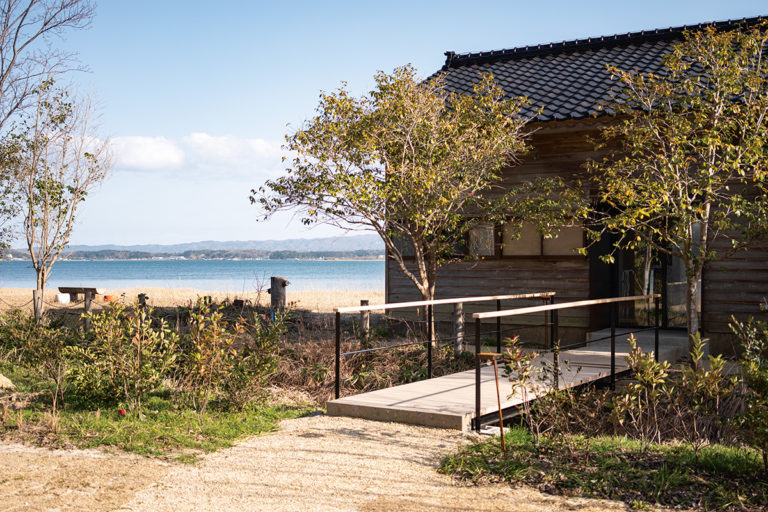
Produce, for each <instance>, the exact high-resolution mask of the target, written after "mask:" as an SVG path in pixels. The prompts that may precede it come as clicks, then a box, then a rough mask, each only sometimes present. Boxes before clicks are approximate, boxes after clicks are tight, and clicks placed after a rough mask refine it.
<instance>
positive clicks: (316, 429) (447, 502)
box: [0, 415, 626, 512]
mask: <svg viewBox="0 0 768 512" xmlns="http://www.w3.org/2000/svg"><path fill="white" fill-rule="evenodd" d="M468 439H469V438H468V436H467V435H466V434H463V433H460V432H456V431H447V430H438V429H428V428H422V427H412V426H407V425H401V424H396V423H379V422H369V421H365V420H357V419H350V418H332V417H326V416H322V415H319V416H313V417H307V418H300V419H296V420H288V421H285V422H283V423H282V425H281V430H280V431H278V432H275V433H272V434H266V435H262V436H258V437H253V438H250V439H247V440H244V441H243V442H241V443H239V444H238V445H236V446H235V447H233V448H230V449H227V450H221V451H219V452H216V453H213V454H210V455H207V456H205V457H203V458H202V460H201V461H199V462H198V463H197V464H195V465H182V464H172V465H171V464H168V463H164V462H160V461H157V460H154V459H147V458H141V457H135V456H130V455H125V454H121V453H102V452H96V451H91V450H86V451H78V450H71V451H62V450H58V451H53V450H45V449H38V448H30V447H25V446H19V445H0V468H2V472H1V473H0V474H2V476H1V477H0V512H6V511H16V510H59V511H69V510H93V511H106V510H119V511H124V512H128V511H132V512H137V511H153V512H154V511H183V510H189V511H193V510H194V511H204V510H215V511H216V512H226V511H235V510H237V511H240V510H243V511H245V510H248V511H252V510H253V511H258V510H264V511H267V510H269V511H283V510H286V511H287V510H290V511H305V510H313V511H315V510H317V511H322V510H327V511H365V512H378V511H381V512H384V511H395V510H397V511H415V512H428V511H430V512H431V511H435V512H437V511H460V510H481V511H502V510H503V511H511V510H515V511H518V510H519V511H534V510H536V511H540V510H541V511H543V510H546V511H564V510H571V511H572V510H578V511H584V512H589V511H592V512H604V511H615V510H626V507H625V506H624V505H623V504H620V503H615V502H608V501H602V500H586V499H574V498H561V497H555V496H548V495H545V494H541V493H539V492H538V491H536V490H533V489H530V488H525V487H518V488H511V487H509V486H507V485H495V486H484V487H474V486H464V485H461V484H458V483H456V482H455V481H453V480H452V479H451V478H449V477H447V476H444V475H440V474H438V473H437V472H436V471H435V467H436V466H437V464H438V462H439V460H440V458H441V456H442V455H443V454H445V453H447V452H449V451H452V450H454V449H455V448H456V447H458V446H459V445H461V444H463V443H466V442H468Z"/></svg>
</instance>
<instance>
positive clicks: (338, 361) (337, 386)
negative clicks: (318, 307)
mask: <svg viewBox="0 0 768 512" xmlns="http://www.w3.org/2000/svg"><path fill="white" fill-rule="evenodd" d="M340 385H341V313H339V312H338V311H337V312H336V381H335V383H334V394H335V395H336V398H339V392H340V387H341V386H340Z"/></svg>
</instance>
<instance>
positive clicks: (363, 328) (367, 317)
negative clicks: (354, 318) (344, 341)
mask: <svg viewBox="0 0 768 512" xmlns="http://www.w3.org/2000/svg"><path fill="white" fill-rule="evenodd" d="M360 305H361V306H367V305H368V300H367V299H361V300H360ZM370 330H371V312H370V311H368V310H366V311H361V312H360V335H361V336H363V337H364V338H367V337H368V332H370Z"/></svg>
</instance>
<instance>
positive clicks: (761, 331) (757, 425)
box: [731, 318, 768, 471]
mask: <svg viewBox="0 0 768 512" xmlns="http://www.w3.org/2000/svg"><path fill="white" fill-rule="evenodd" d="M731 329H732V330H733V332H734V333H735V334H736V335H737V336H738V337H739V339H740V340H741V342H742V345H743V347H744V353H743V354H742V356H741V374H742V379H743V381H744V384H745V387H746V391H745V409H746V410H745V411H744V413H743V414H742V415H741V416H740V423H741V425H740V426H741V435H742V437H743V438H744V440H745V441H746V442H748V443H749V444H751V445H752V446H753V447H755V448H756V449H758V450H760V451H761V452H762V454H763V466H764V469H765V470H766V471H768V324H766V322H760V321H757V320H755V319H753V318H750V319H749V320H748V321H747V322H737V321H736V319H733V322H732V323H731Z"/></svg>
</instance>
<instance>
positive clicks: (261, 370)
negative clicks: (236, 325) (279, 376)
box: [225, 311, 289, 409]
mask: <svg viewBox="0 0 768 512" xmlns="http://www.w3.org/2000/svg"><path fill="white" fill-rule="evenodd" d="M288 315H289V313H287V312H285V311H283V312H279V313H276V314H275V317H274V319H273V320H272V321H268V320H266V319H264V318H262V317H260V316H259V315H258V314H254V315H253V320H252V321H250V322H247V323H243V324H242V325H243V328H244V332H245V335H246V336H245V340H244V342H243V346H242V347H241V348H240V349H239V350H238V351H237V353H236V354H235V357H234V363H233V365H232V370H231V372H230V373H229V376H228V377H227V379H226V382H225V391H226V395H227V400H228V401H229V404H230V405H231V406H232V407H234V408H235V409H242V408H243V407H245V406H246V405H247V404H249V403H253V402H258V401H259V400H260V399H262V398H263V397H264V394H265V388H266V384H267V380H268V379H269V377H271V376H272V375H274V373H275V372H276V371H277V364H278V362H279V354H278V346H279V344H280V341H281V339H282V337H283V335H285V333H286V330H287V329H286V320H287V318H288Z"/></svg>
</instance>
